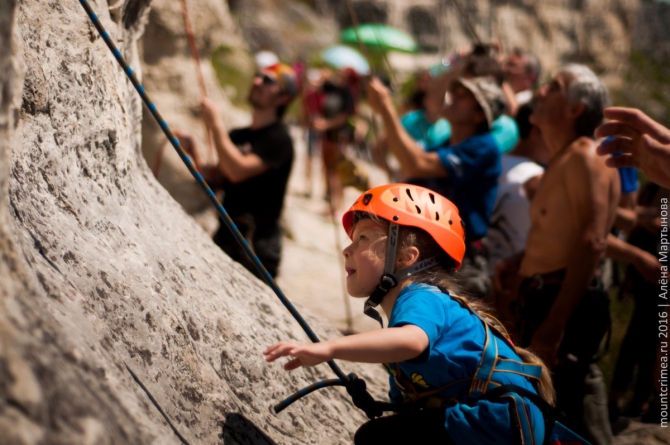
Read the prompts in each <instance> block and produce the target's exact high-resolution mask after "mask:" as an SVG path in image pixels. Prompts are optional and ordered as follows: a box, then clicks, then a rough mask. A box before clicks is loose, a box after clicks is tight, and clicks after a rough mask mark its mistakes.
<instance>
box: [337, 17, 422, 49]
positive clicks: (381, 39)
mask: <svg viewBox="0 0 670 445" xmlns="http://www.w3.org/2000/svg"><path fill="white" fill-rule="evenodd" d="M358 35H360V39H361V41H362V42H363V44H364V45H365V46H367V47H368V48H370V49H374V50H378V51H400V52H403V53H415V52H416V51H417V49H418V46H417V44H416V42H415V41H414V39H413V38H412V37H410V36H409V35H407V34H406V33H405V32H404V31H401V30H399V29H398V28H393V27H391V26H387V25H381V24H370V23H369V24H365V25H361V26H359V27H358ZM340 40H341V41H342V42H345V43H351V44H358V38H357V33H356V29H354V28H347V29H345V30H344V31H342V32H341V33H340Z"/></svg>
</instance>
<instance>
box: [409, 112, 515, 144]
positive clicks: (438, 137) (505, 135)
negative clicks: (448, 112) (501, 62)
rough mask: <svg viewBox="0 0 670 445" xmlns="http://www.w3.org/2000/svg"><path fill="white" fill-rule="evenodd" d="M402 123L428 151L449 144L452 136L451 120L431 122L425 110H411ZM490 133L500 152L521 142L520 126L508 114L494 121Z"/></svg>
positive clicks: (442, 119)
mask: <svg viewBox="0 0 670 445" xmlns="http://www.w3.org/2000/svg"><path fill="white" fill-rule="evenodd" d="M400 123H401V124H402V126H403V128H405V130H406V131H407V133H408V134H409V135H410V136H411V137H412V139H414V140H415V141H416V143H417V144H418V145H419V146H421V147H422V148H423V149H424V150H426V151H435V150H437V149H438V148H440V147H443V146H445V145H448V142H449V138H450V137H451V125H450V124H449V121H447V120H446V119H444V118H440V119H438V120H437V121H435V122H434V123H432V124H431V123H430V122H429V121H428V119H427V118H426V112H425V111H424V110H415V111H410V112H409V113H407V114H405V115H404V116H403V117H401V118H400ZM490 133H491V137H493V140H494V141H495V143H496V147H498V151H499V152H500V154H505V153H508V152H510V151H512V150H513V149H514V147H515V146H516V144H517V143H518V142H519V128H518V127H517V126H516V122H514V119H512V118H511V117H509V116H507V115H506V114H503V115H502V116H500V117H499V118H498V119H496V120H495V121H494V122H493V125H492V126H491V131H490Z"/></svg>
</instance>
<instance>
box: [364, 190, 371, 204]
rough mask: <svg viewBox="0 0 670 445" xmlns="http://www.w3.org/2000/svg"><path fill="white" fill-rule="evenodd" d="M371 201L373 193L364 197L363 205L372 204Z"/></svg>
mask: <svg viewBox="0 0 670 445" xmlns="http://www.w3.org/2000/svg"><path fill="white" fill-rule="evenodd" d="M371 199H372V193H367V194H366V195H365V196H363V205H368V204H370V200H371Z"/></svg>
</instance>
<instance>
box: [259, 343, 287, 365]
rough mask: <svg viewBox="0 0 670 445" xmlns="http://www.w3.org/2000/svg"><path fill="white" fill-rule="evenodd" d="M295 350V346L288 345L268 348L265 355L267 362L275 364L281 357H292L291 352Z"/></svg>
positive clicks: (281, 344) (280, 344) (278, 344)
mask: <svg viewBox="0 0 670 445" xmlns="http://www.w3.org/2000/svg"><path fill="white" fill-rule="evenodd" d="M292 348H293V345H291V344H287V343H277V344H276V345H274V346H271V347H270V348H268V349H267V350H266V351H265V352H264V354H265V355H267V357H266V358H265V361H267V362H273V361H275V360H277V359H278V358H279V357H285V356H287V355H290V353H289V351H290V350H291V349H292Z"/></svg>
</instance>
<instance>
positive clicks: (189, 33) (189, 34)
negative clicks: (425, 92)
mask: <svg viewBox="0 0 670 445" xmlns="http://www.w3.org/2000/svg"><path fill="white" fill-rule="evenodd" d="M181 13H182V16H183V17H184V28H185V30H186V40H188V47H189V49H190V50H191V57H193V62H194V63H195V70H196V72H197V73H198V83H199V84H200V94H201V95H202V96H203V97H207V87H205V77H204V76H203V75H202V66H201V65H200V56H199V55H198V47H197V45H196V44H195V36H194V35H193V28H192V27H191V17H190V16H189V14H188V6H187V4H186V0H181ZM202 125H203V128H204V130H205V139H206V141H207V147H208V148H209V158H210V159H212V160H213V159H214V146H213V144H212V138H211V135H210V133H209V131H208V130H207V126H206V125H205V123H204V122H203V124H202Z"/></svg>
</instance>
